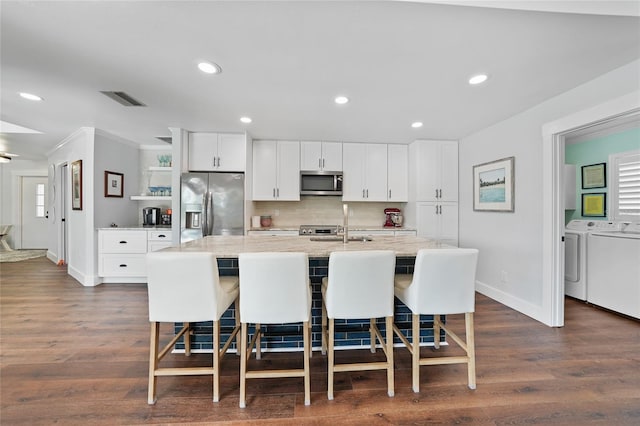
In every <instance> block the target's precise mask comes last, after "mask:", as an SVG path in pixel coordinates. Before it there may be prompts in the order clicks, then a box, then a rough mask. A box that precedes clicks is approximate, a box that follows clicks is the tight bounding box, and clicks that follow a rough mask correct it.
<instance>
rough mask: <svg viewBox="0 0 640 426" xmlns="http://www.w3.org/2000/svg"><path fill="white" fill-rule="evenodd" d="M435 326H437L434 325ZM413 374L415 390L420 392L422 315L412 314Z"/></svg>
mask: <svg viewBox="0 0 640 426" xmlns="http://www.w3.org/2000/svg"><path fill="white" fill-rule="evenodd" d="M434 328H435V327H434ZM434 339H435V337H434ZM411 340H412V342H411V343H412V350H411V376H412V383H413V391H414V392H416V393H417V392H420V315H419V314H413V315H412V316H411Z"/></svg>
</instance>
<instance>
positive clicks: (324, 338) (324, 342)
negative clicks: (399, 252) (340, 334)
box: [321, 300, 327, 355]
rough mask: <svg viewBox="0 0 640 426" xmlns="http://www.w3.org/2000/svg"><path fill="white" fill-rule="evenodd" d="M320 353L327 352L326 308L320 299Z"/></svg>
mask: <svg viewBox="0 0 640 426" xmlns="http://www.w3.org/2000/svg"><path fill="white" fill-rule="evenodd" d="M321 326H322V330H321V331H322V355H326V354H327V308H326V306H325V303H324V300H323V301H322V324H321Z"/></svg>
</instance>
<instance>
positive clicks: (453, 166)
mask: <svg viewBox="0 0 640 426" xmlns="http://www.w3.org/2000/svg"><path fill="white" fill-rule="evenodd" d="M439 169H440V178H439V179H440V189H441V193H440V194H439V195H440V198H439V200H440V201H458V142H454V141H450V142H449V141H448V142H442V144H441V152H440V167H439Z"/></svg>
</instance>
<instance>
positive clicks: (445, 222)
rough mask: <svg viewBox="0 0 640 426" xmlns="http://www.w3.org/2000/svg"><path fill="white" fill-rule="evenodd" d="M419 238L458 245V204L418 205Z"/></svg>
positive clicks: (427, 203)
mask: <svg viewBox="0 0 640 426" xmlns="http://www.w3.org/2000/svg"><path fill="white" fill-rule="evenodd" d="M416 210H417V225H418V236H419V237H425V238H430V239H434V240H437V241H439V242H441V243H443V244H449V245H452V246H457V245H458V203H454V202H450V203H447V202H422V203H417V205H416Z"/></svg>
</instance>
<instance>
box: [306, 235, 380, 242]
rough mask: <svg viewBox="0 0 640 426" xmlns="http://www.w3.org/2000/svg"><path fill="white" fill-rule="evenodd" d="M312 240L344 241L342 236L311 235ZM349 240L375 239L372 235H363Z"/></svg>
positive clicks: (364, 240) (363, 240)
mask: <svg viewBox="0 0 640 426" xmlns="http://www.w3.org/2000/svg"><path fill="white" fill-rule="evenodd" d="M309 240H310V241H333V242H335V241H343V238H342V237H311V238H309ZM349 241H355V242H358V241H359V242H362V243H364V242H367V241H373V239H372V238H371V237H367V236H361V237H349Z"/></svg>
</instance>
